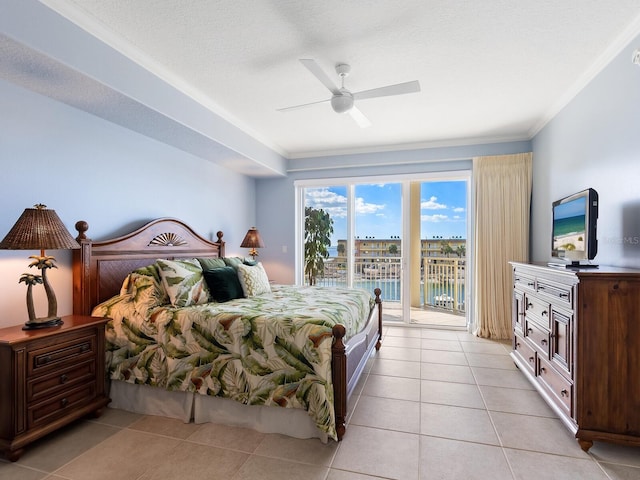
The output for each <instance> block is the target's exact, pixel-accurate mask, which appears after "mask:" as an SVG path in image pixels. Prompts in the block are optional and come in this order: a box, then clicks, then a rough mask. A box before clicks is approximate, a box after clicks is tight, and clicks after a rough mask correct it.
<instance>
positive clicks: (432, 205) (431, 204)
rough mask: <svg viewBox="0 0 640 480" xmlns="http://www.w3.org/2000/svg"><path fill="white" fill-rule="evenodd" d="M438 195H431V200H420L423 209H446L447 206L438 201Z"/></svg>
mask: <svg viewBox="0 0 640 480" xmlns="http://www.w3.org/2000/svg"><path fill="white" fill-rule="evenodd" d="M437 200H438V197H431V198H430V199H429V200H426V201H424V200H423V201H422V202H420V209H421V210H444V209H445V208H447V206H446V205H445V204H444V203H438V202H437Z"/></svg>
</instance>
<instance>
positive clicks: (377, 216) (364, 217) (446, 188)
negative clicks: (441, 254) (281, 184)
mask: <svg viewBox="0 0 640 480" xmlns="http://www.w3.org/2000/svg"><path fill="white" fill-rule="evenodd" d="M401 204H402V185H401V184H400V183H378V184H367V185H356V189H355V205H356V220H355V222H356V238H358V237H359V238H360V239H364V238H367V237H373V238H378V239H381V238H394V237H396V236H397V237H400V236H401V235H402V210H401V208H402V207H401ZM466 204H467V184H466V182H465V181H438V182H435V181H433V182H424V183H422V186H421V193H420V215H421V235H420V237H421V238H439V237H442V238H466V229H467V226H466V220H467V210H466ZM305 205H306V206H311V207H313V208H316V209H320V208H322V209H323V210H324V211H326V212H328V213H329V215H330V216H331V218H332V219H333V230H334V234H333V236H332V237H331V244H332V245H333V246H335V245H336V244H337V240H339V239H340V240H343V239H346V232H347V228H346V226H347V225H346V222H347V217H346V213H347V187H345V186H337V187H320V188H307V189H305Z"/></svg>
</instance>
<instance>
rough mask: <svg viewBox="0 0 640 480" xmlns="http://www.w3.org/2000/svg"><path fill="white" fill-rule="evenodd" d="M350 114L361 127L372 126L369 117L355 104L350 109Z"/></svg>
mask: <svg viewBox="0 0 640 480" xmlns="http://www.w3.org/2000/svg"><path fill="white" fill-rule="evenodd" d="M349 115H351V118H353V119H354V120H355V121H356V123H357V124H358V126H359V127H360V128H367V127H370V126H371V122H370V121H369V119H368V118H367V117H365V116H364V113H362V112H361V111H360V110H359V109H358V107H356V106H355V105H354V106H353V107H351V109H350V110H349Z"/></svg>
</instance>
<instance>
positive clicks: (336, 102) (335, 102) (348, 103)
mask: <svg viewBox="0 0 640 480" xmlns="http://www.w3.org/2000/svg"><path fill="white" fill-rule="evenodd" d="M331 107H332V108H333V111H334V112H337V113H346V112H348V111H349V110H351V109H352V108H353V95H351V94H350V93H349V92H342V93H341V94H340V95H334V96H333V97H331Z"/></svg>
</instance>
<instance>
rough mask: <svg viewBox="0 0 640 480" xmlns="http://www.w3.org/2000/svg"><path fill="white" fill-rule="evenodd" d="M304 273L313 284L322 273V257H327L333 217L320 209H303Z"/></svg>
mask: <svg viewBox="0 0 640 480" xmlns="http://www.w3.org/2000/svg"><path fill="white" fill-rule="evenodd" d="M304 217H305V218H304V232H305V242H304V262H305V264H304V273H305V275H307V278H308V279H309V285H315V283H316V278H317V277H318V275H322V273H324V259H325V258H329V247H330V246H331V234H332V233H333V219H332V218H331V217H330V216H329V214H328V213H327V212H325V211H324V210H322V209H319V210H316V209H315V208H312V207H305V209H304Z"/></svg>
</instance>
